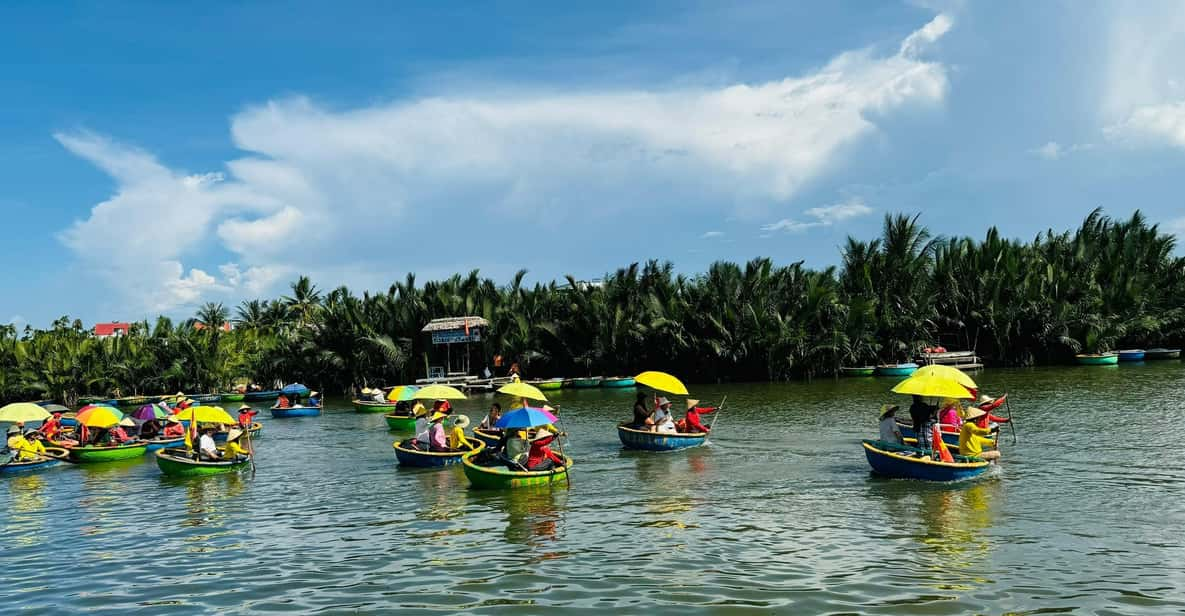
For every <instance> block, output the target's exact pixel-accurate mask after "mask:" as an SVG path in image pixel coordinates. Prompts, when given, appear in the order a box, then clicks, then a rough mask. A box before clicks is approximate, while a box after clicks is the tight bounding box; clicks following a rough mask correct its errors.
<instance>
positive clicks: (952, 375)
mask: <svg viewBox="0 0 1185 616" xmlns="http://www.w3.org/2000/svg"><path fill="white" fill-rule="evenodd" d="M909 376H910V378H916V377H919V376H935V377H941V378H946V379H950V380H952V381H954V382H956V383H958V384H959V385H962V386H963V387H970V388H971V389H979V385H976V384H975V381H973V380H971V377H970V376H967V373H966V372H963V371H962V370H959V369H958V368H952V367H950V366H943V365H940V364H933V365H929V366H922V367H921V368H918V369H917V370H915V371H914V373H913V374H911V375H909Z"/></svg>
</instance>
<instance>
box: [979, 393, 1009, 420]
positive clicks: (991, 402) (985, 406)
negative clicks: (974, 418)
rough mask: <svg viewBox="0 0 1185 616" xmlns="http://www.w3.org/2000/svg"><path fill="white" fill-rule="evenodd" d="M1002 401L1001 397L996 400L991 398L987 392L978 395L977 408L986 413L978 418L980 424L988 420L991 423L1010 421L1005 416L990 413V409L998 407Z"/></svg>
mask: <svg viewBox="0 0 1185 616" xmlns="http://www.w3.org/2000/svg"><path fill="white" fill-rule="evenodd" d="M1003 403H1004V400H1003V399H1000V400H997V399H996V398H993V397H991V396H989V395H987V394H984V395H982V396H980V397H979V404H978V406H979V409H980V410H982V411H984V412H986V413H987V415H985V416H984V417H983V418H982V419H980V421H979V423H980V425H981V426H982V425H986V424H987V423H989V422H991V423H1008V422H1009V421H1012V420H1010V419H1008V418H1007V417H999V416H997V415H993V414H992V411H994V410H996V409H998V408H1000V405H1001V404H1003Z"/></svg>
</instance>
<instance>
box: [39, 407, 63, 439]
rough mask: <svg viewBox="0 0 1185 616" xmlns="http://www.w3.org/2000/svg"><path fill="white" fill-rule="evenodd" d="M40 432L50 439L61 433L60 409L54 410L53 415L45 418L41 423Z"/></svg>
mask: <svg viewBox="0 0 1185 616" xmlns="http://www.w3.org/2000/svg"><path fill="white" fill-rule="evenodd" d="M41 433H42V434H44V435H45V438H47V439H50V440H54V439H56V438H57V437H58V435H59V434H61V433H62V412H61V411H54V413H53V417H50V418H49V419H47V420H45V423H43V424H41Z"/></svg>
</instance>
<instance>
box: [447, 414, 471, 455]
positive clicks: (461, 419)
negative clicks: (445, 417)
mask: <svg viewBox="0 0 1185 616" xmlns="http://www.w3.org/2000/svg"><path fill="white" fill-rule="evenodd" d="M468 427H469V418H468V417H466V416H465V415H458V416H457V417H456V418H455V419H453V428H452V429H451V430H449V433H448V448H449V449H451V450H452V451H469V450H470V449H473V444H472V443H470V442H469V439H467V438H465V428H468Z"/></svg>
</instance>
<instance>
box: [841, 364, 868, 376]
mask: <svg viewBox="0 0 1185 616" xmlns="http://www.w3.org/2000/svg"><path fill="white" fill-rule="evenodd" d="M839 373H840V374H842V375H843V376H872V375H873V374H875V373H876V366H852V367H848V366H845V367H843V368H840V369H839Z"/></svg>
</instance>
